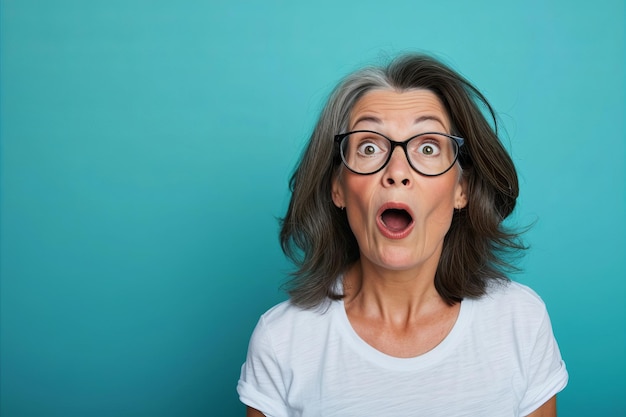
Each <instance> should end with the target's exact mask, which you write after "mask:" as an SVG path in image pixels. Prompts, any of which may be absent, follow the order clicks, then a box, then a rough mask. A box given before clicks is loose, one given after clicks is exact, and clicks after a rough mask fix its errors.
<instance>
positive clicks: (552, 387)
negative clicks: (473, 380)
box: [520, 306, 568, 416]
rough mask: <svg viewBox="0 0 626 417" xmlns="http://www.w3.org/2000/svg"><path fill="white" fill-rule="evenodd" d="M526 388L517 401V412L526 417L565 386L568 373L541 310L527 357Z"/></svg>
mask: <svg viewBox="0 0 626 417" xmlns="http://www.w3.org/2000/svg"><path fill="white" fill-rule="evenodd" d="M527 360H528V362H527V365H526V372H527V381H528V385H527V389H526V393H525V395H524V397H523V398H522V401H521V403H520V415H522V416H527V415H528V414H530V413H532V412H533V411H535V410H536V409H538V408H539V407H541V405H543V404H544V403H545V402H546V401H548V400H549V399H550V398H552V397H553V396H554V395H556V394H557V393H558V392H560V391H561V390H562V389H563V388H565V386H566V385H567V380H568V374H567V370H566V369H565V363H564V362H563V359H562V358H561V352H560V351H559V347H558V345H557V342H556V339H555V338H554V333H553V332H552V325H551V323H550V317H549V316H548V313H547V311H546V310H545V306H544V310H543V319H542V320H541V321H540V324H539V327H538V330H537V336H536V338H535V341H534V344H533V347H532V349H531V350H530V356H529V357H528V358H527Z"/></svg>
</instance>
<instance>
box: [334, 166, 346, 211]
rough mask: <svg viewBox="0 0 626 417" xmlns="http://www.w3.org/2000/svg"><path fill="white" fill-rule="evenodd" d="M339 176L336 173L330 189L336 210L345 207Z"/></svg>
mask: <svg viewBox="0 0 626 417" xmlns="http://www.w3.org/2000/svg"><path fill="white" fill-rule="evenodd" d="M339 177H340V174H339V173H337V174H335V176H334V177H333V184H332V188H331V197H332V199H333V203H335V206H337V207H338V208H344V207H345V206H346V201H345V198H344V195H343V187H342V186H341V178H339Z"/></svg>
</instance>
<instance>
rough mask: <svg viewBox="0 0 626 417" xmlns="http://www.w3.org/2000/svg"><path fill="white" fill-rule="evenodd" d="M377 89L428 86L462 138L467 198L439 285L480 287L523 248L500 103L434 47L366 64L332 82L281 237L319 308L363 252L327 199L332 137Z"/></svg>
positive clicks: (302, 290)
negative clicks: (510, 224)
mask: <svg viewBox="0 0 626 417" xmlns="http://www.w3.org/2000/svg"><path fill="white" fill-rule="evenodd" d="M374 89H391V90H396V91H405V90H410V89H427V90H430V91H432V92H433V93H434V94H436V95H437V96H438V97H439V99H440V100H441V102H442V103H443V105H444V107H445V109H446V110H447V113H448V115H449V117H450V121H451V125H452V132H450V133H452V134H453V135H456V136H461V137H462V138H464V139H465V145H464V146H463V147H462V148H461V153H460V155H459V163H460V165H461V168H462V171H463V175H464V177H465V179H466V180H467V184H468V188H467V195H468V204H467V205H466V207H465V208H463V209H461V210H460V211H456V212H455V214H454V216H453V218H452V224H451V226H450V229H449V231H448V233H447V234H446V237H445V240H444V246H443V252H442V255H441V259H440V261H439V265H438V268H437V272H436V274H435V287H436V289H437V291H438V292H439V294H440V295H441V297H442V298H443V299H444V300H445V301H446V302H447V303H449V304H454V303H456V302H459V301H461V300H462V299H463V298H465V297H470V298H477V297H480V296H482V295H484V294H485V292H486V287H487V284H488V283H489V282H490V281H493V280H506V279H507V278H506V276H505V272H506V271H509V270H512V269H515V268H514V267H513V266H512V265H511V264H510V263H509V261H508V257H507V256H506V255H507V254H510V253H514V252H518V251H519V250H520V249H524V246H523V245H522V243H521V242H520V240H519V239H518V235H517V234H516V233H514V232H512V231H510V230H508V229H506V228H505V227H504V226H503V224H502V222H503V220H504V219H505V218H506V217H507V216H508V215H509V214H511V212H512V211H513V208H514V207H515V200H516V198H517V196H518V191H519V189H518V181H517V173H516V172H515V167H514V165H513V161H512V160H511V158H510V156H509V155H508V153H507V152H506V150H505V149H504V147H503V146H502V144H501V142H500V140H499V139H498V136H497V121H496V116H495V113H494V111H493V109H492V107H491V105H490V104H489V103H488V102H487V99H486V98H485V97H484V96H483V95H482V94H481V93H480V91H478V89H476V88H475V87H474V86H473V85H472V84H470V83H469V82H468V81H467V80H466V79H465V78H464V77H462V76H461V75H460V74H458V73H457V72H455V71H454V70H452V69H451V68H449V67H447V66H446V65H444V64H442V63H441V62H439V61H437V60H436V59H434V58H432V57H429V56H425V55H404V56H401V57H399V58H397V59H395V60H393V61H392V62H391V63H390V64H389V65H388V66H386V67H382V68H379V67H372V68H365V69H363V70H360V71H358V72H356V73H354V74H352V75H350V76H348V77H347V78H345V79H344V80H343V81H342V82H341V83H340V84H339V85H338V86H337V87H336V88H335V90H334V91H333V93H332V94H331V96H330V98H329V100H328V102H327V103H326V106H325V107H324V109H323V110H322V113H321V115H320V118H319V120H318V122H317V125H316V126H315V129H314V131H313V134H312V135H311V138H310V139H309V142H308V145H307V147H306V149H305V151H304V153H303V155H302V157H301V159H300V162H299V164H298V165H297V167H296V170H295V172H294V174H293V176H292V177H291V181H290V189H291V192H292V196H291V201H290V203H289V208H288V210H287V214H286V216H285V217H284V219H283V220H282V225H281V226H282V227H281V231H280V242H281V245H282V248H283V251H284V252H285V254H286V255H287V256H288V257H289V258H290V259H291V260H292V261H293V262H294V263H295V265H296V266H297V269H296V270H295V271H294V272H293V274H292V275H293V276H292V279H291V280H290V281H289V282H288V283H287V284H286V289H287V292H288V293H289V295H290V297H291V300H292V302H293V303H295V304H296V305H299V306H301V307H303V308H313V307H316V306H320V305H321V304H323V303H324V302H325V301H328V300H329V299H331V300H332V299H340V298H341V297H342V294H341V293H340V291H338V288H337V285H336V283H337V277H338V276H339V275H340V274H342V273H343V272H344V271H345V270H346V269H347V268H348V267H349V266H350V265H352V264H353V263H354V262H355V261H356V260H358V259H359V247H358V244H357V242H356V239H355V237H354V235H353V233H352V231H351V229H350V227H349V225H348V221H347V217H346V215H345V212H344V211H341V210H340V209H338V208H337V207H335V205H334V204H333V202H332V199H331V183H332V179H333V177H334V175H336V173H337V171H338V170H339V169H340V167H341V159H340V157H339V154H338V150H337V148H336V146H335V143H334V140H333V138H334V136H335V135H336V134H338V133H341V132H343V131H346V130H347V129H348V123H349V117H350V112H351V110H352V108H353V106H354V105H355V103H356V102H357V101H358V100H359V99H360V98H361V97H362V96H363V95H364V94H366V93H367V92H369V91H371V90H374ZM481 110H483V111H484V112H485V113H486V114H488V115H489V116H490V118H491V121H492V123H493V126H492V125H491V124H490V122H489V121H488V120H487V119H486V118H485V115H484V114H483V112H482V111H481Z"/></svg>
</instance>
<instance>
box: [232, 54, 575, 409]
mask: <svg viewBox="0 0 626 417" xmlns="http://www.w3.org/2000/svg"><path fill="white" fill-rule="evenodd" d="M481 106H482V107H483V110H485V112H487V113H488V114H490V115H491V117H492V118H493V123H494V127H493V128H492V127H491V125H490V124H489V122H488V121H487V120H486V119H485V117H484V115H483V113H482V112H481ZM495 126H496V122H495V115H494V112H493V110H492V109H491V107H490V105H489V104H488V102H487V101H486V99H485V98H484V97H483V96H482V95H481V93H480V92H479V91H478V90H477V89H476V88H474V87H473V86H472V85H471V84H470V83H469V82H468V81H466V80H465V79H464V78H463V77H461V76H460V75H459V74H457V73H456V72H454V71H453V70H451V69H450V68H448V67H446V66H445V65H443V64H441V63H440V62H438V61H436V60H434V59H433V58H430V57H427V56H421V55H409V56H403V57H400V58H398V59H396V60H395V61H393V62H392V63H391V64H390V65H389V66H388V67H386V68H368V69H364V70H361V71H359V72H357V73H355V74H353V75H351V76H349V77H348V78H346V79H345V80H344V81H343V82H342V83H341V84H340V85H339V86H338V87H337V88H336V89H335V91H334V92H333V94H332V95H331V97H330V99H329V101H328V103H327V105H326V106H325V108H324V110H323V112H322V115H321V117H320V119H319V121H318V123H317V126H316V128H315V131H314V132H313V135H312V136H311V139H310V141H309V144H308V147H307V149H306V150H305V153H304V155H303V157H302V159H301V161H300V163H299V165H298V168H297V169H296V172H295V174H294V175H293V177H292V180H291V189H292V198H291V202H290V205H289V209H288V212H287V215H286V217H285V218H284V220H283V224H282V230H281V242H282V246H283V249H284V251H285V253H286V254H287V255H288V256H289V257H290V258H291V259H293V260H294V261H295V263H296V264H297V266H298V269H297V271H296V272H295V273H294V278H293V280H292V281H291V282H290V283H289V286H288V290H289V295H290V300H289V301H287V302H284V303H282V304H279V305H278V306H276V307H274V308H273V309H271V310H269V311H268V312H267V313H265V314H264V315H263V316H262V317H261V319H260V321H259V323H258V325H257V327H256V329H255V331H254V334H253V335H252V339H251V341H250V346H249V351H248V357H247V360H246V363H245V364H244V365H243V367H242V372H241V378H240V381H239V385H238V392H239V395H240V399H241V400H242V401H243V402H244V403H245V404H246V405H247V406H248V408H247V415H248V416H263V415H265V416H268V417H269V416H273V417H278V416H343V417H345V416H446V417H448V416H473V417H474V416H498V417H501V416H535V417H536V416H555V415H556V394H557V393H558V392H559V391H561V390H562V389H563V388H564V387H565V385H566V383H567V378H568V375H567V372H566V370H565V366H564V364H563V361H562V360H561V355H560V353H559V349H558V346H557V344H556V341H555V339H554V336H553V333H552V329H551V325H550V320H549V317H548V315H547V312H546V308H545V306H544V304H543V303H542V301H541V300H540V299H539V297H538V296H537V295H536V294H535V293H534V292H533V291H532V290H530V289H529V288H527V287H524V286H522V285H520V284H516V283H512V282H510V281H508V280H507V278H506V277H505V274H504V273H505V271H506V270H507V269H509V268H510V265H509V264H508V263H507V261H506V259H505V258H506V256H505V255H506V254H507V253H515V252H519V251H520V250H521V249H523V245H522V244H521V243H520V242H519V240H518V238H517V235H516V234H515V233H513V232H511V231H509V230H507V229H505V228H504V227H503V225H502V221H503V220H504V219H505V218H506V217H507V216H508V215H509V214H510V213H511V212H512V210H513V208H514V207H515V200H516V198H517V195H518V183H517V175H516V172H515V168H514V166H513V163H512V161H511V158H510V157H509V155H508V154H507V152H506V151H505V149H504V148H503V146H502V145H501V143H500V141H499V140H498V137H497V134H496V127H495Z"/></svg>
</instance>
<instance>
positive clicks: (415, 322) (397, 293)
mask: <svg viewBox="0 0 626 417" xmlns="http://www.w3.org/2000/svg"><path fill="white" fill-rule="evenodd" d="M350 120H351V123H350V127H351V130H356V129H368V130H377V131H381V133H383V134H386V135H389V136H391V137H411V136H413V135H416V134H418V133H423V132H427V131H435V132H442V133H448V132H449V127H450V122H449V118H448V116H447V114H446V112H445V110H444V108H443V106H442V104H441V102H440V101H439V99H438V98H437V96H435V95H434V94H433V93H432V92H430V91H427V90H411V91H406V92H402V93H399V92H396V91H390V90H374V91H372V92H369V93H368V94H366V95H364V96H363V97H362V98H361V99H360V100H359V101H358V102H357V103H356V105H355V106H354V109H353V111H352V113H351V117H350ZM459 172H460V167H459V166H458V164H457V166H455V167H453V169H452V170H450V171H448V172H447V173H445V174H443V175H440V176H437V177H425V176H422V175H420V174H419V173H417V172H416V171H414V170H413V169H412V168H411V167H410V165H409V163H408V161H407V160H406V155H405V154H404V152H403V151H402V149H395V150H394V153H393V155H392V157H391V160H390V161H389V164H388V165H387V166H386V167H385V168H384V169H383V170H382V171H380V172H378V173H375V174H372V175H359V174H355V173H352V172H349V171H347V170H345V169H342V172H341V175H338V176H337V177H336V178H335V180H334V181H333V201H334V203H335V205H337V206H338V207H345V208H346V209H345V210H346V213H347V216H348V221H349V223H350V227H351V229H352V231H353V233H354V235H355V236H356V239H357V241H358V244H359V250H360V252H361V258H360V261H359V262H357V263H356V264H355V265H354V266H353V268H351V269H350V270H349V271H348V272H347V273H346V275H345V280H346V281H345V282H349V284H348V285H350V286H351V287H352V290H349V291H346V298H345V306H346V311H347V313H348V317H349V319H350V321H351V323H352V325H353V327H354V328H355V331H356V332H357V333H358V334H359V335H360V336H361V337H362V338H363V339H364V340H365V341H366V342H368V343H370V344H371V345H372V346H374V347H376V348H377V349H379V350H381V351H383V352H385V353H388V354H391V355H394V356H400V357H408V356H415V355H417V354H421V353H424V352H425V351H428V350H430V349H432V348H434V347H435V346H436V345H437V344H439V343H440V342H441V340H443V339H444V338H445V336H446V335H447V334H448V332H449V331H450V329H451V328H452V326H453V324H454V322H455V321H456V317H457V315H458V311H459V305H458V304H457V305H454V306H449V305H447V304H446V303H445V302H444V301H443V300H442V299H441V297H440V296H439V295H438V293H437V291H436V289H435V286H434V281H433V277H434V275H435V271H436V269H437V265H438V261H439V258H440V256H441V251H442V248H443V240H444V237H445V235H446V233H447V231H448V229H449V227H450V223H451V221H452V214H453V210H454V208H455V207H460V206H464V205H465V204H466V198H465V194H464V193H465V190H464V188H465V183H464V181H462V180H461V179H460V178H461V176H460V173H459ZM386 202H400V203H403V204H407V205H408V206H409V207H411V211H412V212H413V221H414V223H415V224H414V228H413V230H411V232H410V234H409V235H408V236H406V237H404V238H402V239H391V238H388V237H386V236H384V235H383V234H382V233H381V231H380V229H379V226H378V224H377V222H376V217H377V215H378V213H379V208H380V207H381V206H382V205H383V204H384V203H386ZM416 329H419V332H417V331H416Z"/></svg>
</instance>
